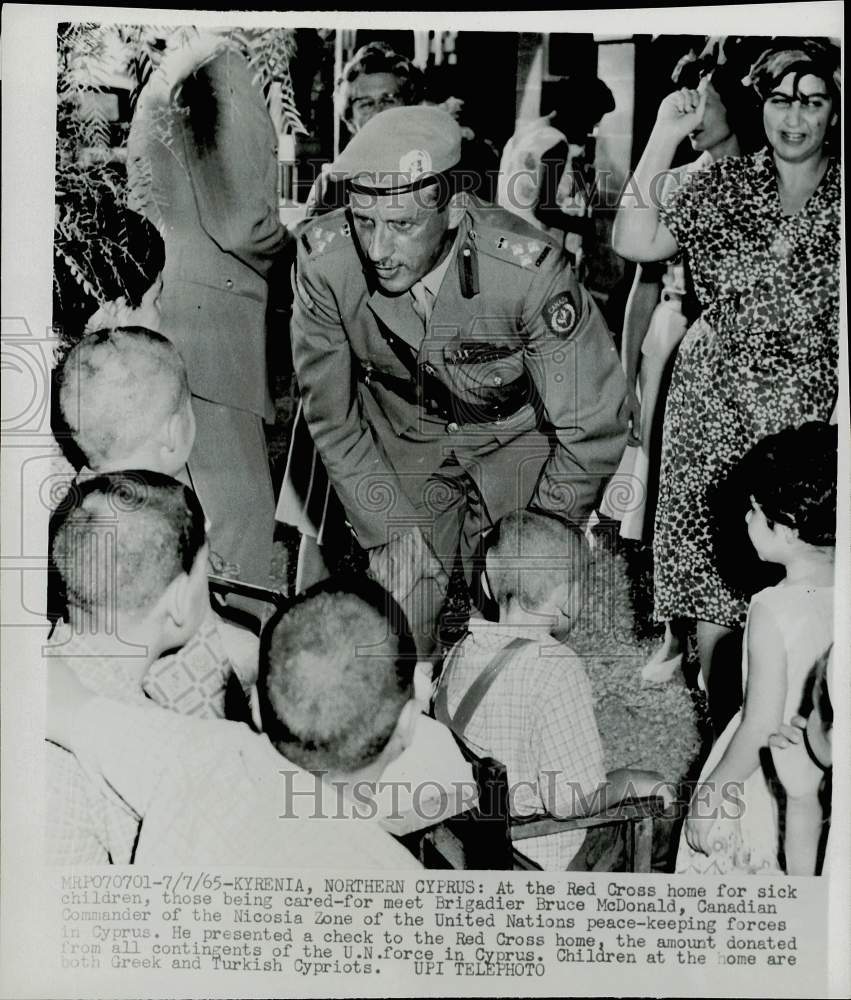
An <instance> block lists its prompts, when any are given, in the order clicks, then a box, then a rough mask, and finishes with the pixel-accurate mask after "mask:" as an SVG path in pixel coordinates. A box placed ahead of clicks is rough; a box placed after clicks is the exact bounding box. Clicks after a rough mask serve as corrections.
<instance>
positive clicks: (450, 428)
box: [446, 420, 461, 434]
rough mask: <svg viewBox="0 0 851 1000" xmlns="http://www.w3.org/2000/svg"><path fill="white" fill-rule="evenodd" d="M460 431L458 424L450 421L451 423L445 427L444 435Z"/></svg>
mask: <svg viewBox="0 0 851 1000" xmlns="http://www.w3.org/2000/svg"><path fill="white" fill-rule="evenodd" d="M460 430H461V428H460V427H459V426H458V424H456V423H455V421H454V420H453V421H452V423H449V424H447V425H446V433H447V434H457V433H458V431H460Z"/></svg>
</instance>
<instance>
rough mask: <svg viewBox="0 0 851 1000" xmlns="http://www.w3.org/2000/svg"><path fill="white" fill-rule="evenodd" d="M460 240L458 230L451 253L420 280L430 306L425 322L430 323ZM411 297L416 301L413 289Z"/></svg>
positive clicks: (450, 249)
mask: <svg viewBox="0 0 851 1000" xmlns="http://www.w3.org/2000/svg"><path fill="white" fill-rule="evenodd" d="M458 239H459V232H458V230H457V229H456V231H455V239H454V240H453V241H452V246H451V247H450V248H449V253H448V254H447V255H446V256H445V257H444V258H443V260H442V261H441V262H440V263H439V264H438V265H437V267H435V268H434V269H433V270H431V271H429V272H428V274H426V275H425V276H424V277H422V278H420V280H419V281H418V282H416V284H417V285H420V286H421V287H422V288H424V289H425V290H426V293H427V294H426V296H425V301H426V303H427V304H428V315H427V316H425V317H424V319H425V322H426V323H428V321H429V319H430V318H431V310H432V308H433V307H434V300H435V299H436V298H437V293H438V292H439V291H440V286H441V285H442V284H443V279H444V277H445V276H446V272H447V271H448V270H449V265H450V264H451V263H452V261H453V259H454V258H455V253H456V251H457V249H458ZM411 295H413V296H414V300H415V301H416V295H414V291H413V289H411Z"/></svg>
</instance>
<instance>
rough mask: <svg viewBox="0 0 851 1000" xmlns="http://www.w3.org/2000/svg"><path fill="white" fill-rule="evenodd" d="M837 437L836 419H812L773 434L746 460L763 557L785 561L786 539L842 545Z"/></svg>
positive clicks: (755, 534) (754, 529)
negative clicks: (838, 538)
mask: <svg viewBox="0 0 851 1000" xmlns="http://www.w3.org/2000/svg"><path fill="white" fill-rule="evenodd" d="M837 441H838V435H837V428H836V426H835V425H834V424H827V423H823V422H821V421H810V422H808V423H805V424H802V425H801V426H800V427H788V428H786V429H785V430H782V431H780V432H779V433H777V434H769V435H768V436H767V437H764V438H763V439H762V440H761V441H759V442H757V444H755V445H754V446H753V448H751V450H750V451H749V452H748V453H747V454H746V455H745V456H744V458H743V459H742V463H741V470H740V471H741V474H742V476H743V479H744V481H745V482H746V483H747V485H748V487H749V489H750V494H751V510H750V512H749V513H748V515H747V521H748V533H749V535H750V538H751V542H752V543H753V545H754V548H755V549H756V550H757V553H758V554H759V556H760V558H762V559H765V560H766V561H768V562H778V563H782V562H783V561H784V559H783V556H784V547H783V546H784V544H785V545H786V546H787V547H788V545H789V544H792V543H795V544H796V545H798V546H800V545H806V546H813V547H816V548H831V547H833V546H834V545H835V544H836V455H837ZM775 542H777V543H783V544H774V543H775Z"/></svg>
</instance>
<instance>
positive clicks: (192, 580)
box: [51, 470, 209, 652]
mask: <svg viewBox="0 0 851 1000" xmlns="http://www.w3.org/2000/svg"><path fill="white" fill-rule="evenodd" d="M54 518H55V520H54V526H53V532H52V535H53V541H52V545H51V557H52V560H53V563H54V565H55V566H56V569H57V570H58V572H59V574H60V576H61V577H62V582H63V585H64V589H65V593H66V597H67V602H68V610H69V617H70V620H71V624H72V625H75V626H82V625H83V623H86V622H87V623H89V624H90V625H93V626H94V631H95V632H97V631H98V630H100V631H103V630H104V628H105V627H107V626H108V625H109V623H110V622H112V623H113V625H114V631H115V633H116V634H117V635H118V636H120V635H121V634H122V625H123V626H125V628H126V627H137V626H144V627H145V628H146V629H148V630H149V631H150V645H152V646H154V647H159V649H158V651H160V652H161V651H162V650H165V649H169V648H172V647H174V646H178V645H182V644H183V643H184V642H186V640H187V639H189V638H190V637H191V636H192V635H193V634H194V632H195V631H196V630H197V628H198V626H199V625H200V622H201V619H202V618H203V616H204V614H205V613H206V610H207V607H208V605H209V590H208V585H207V549H206V544H207V539H206V531H205V526H204V524H205V522H204V512H203V511H202V509H201V505H200V504H199V503H198V498H197V497H196V496H195V494H194V493H193V492H192V490H191V489H189V487H187V486H184V485H183V484H182V483H179V482H177V480H175V479H172V478H171V477H170V476H164V475H162V474H160V473H156V472H148V471H144V470H132V471H126V472H117V473H110V474H107V475H99V476H94V477H92V478H91V479H88V480H86V481H85V482H83V483H81V484H77V485H75V486H74V487H72V489H71V490H70V491H69V492H68V494H67V495H66V497H65V498H64V499H63V501H62V503H61V504H60V506H59V508H58V510H57V512H56V514H55V515H54Z"/></svg>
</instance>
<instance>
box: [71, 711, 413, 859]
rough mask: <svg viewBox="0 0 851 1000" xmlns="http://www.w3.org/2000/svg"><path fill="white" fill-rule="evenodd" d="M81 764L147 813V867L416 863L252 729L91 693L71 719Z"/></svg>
mask: <svg viewBox="0 0 851 1000" xmlns="http://www.w3.org/2000/svg"><path fill="white" fill-rule="evenodd" d="M75 729H76V734H75V738H74V746H75V749H76V751H77V755H78V757H79V759H80V761H81V763H82V765H83V766H84V767H85V769H86V771H87V772H88V773H89V774H90V775H92V777H93V778H94V779H95V780H96V781H98V782H99V783H100V784H101V785H104V786H106V787H109V788H113V789H115V790H116V791H117V792H118V793H119V794H120V795H121V797H122V799H124V800H125V801H126V802H127V804H128V805H129V806H130V807H131V808H133V809H134V810H135V811H136V812H137V813H139V814H140V815H141V816H142V817H143V818H144V822H143V823H142V826H141V829H140V834H139V842H138V845H137V848H136V853H135V860H136V861H137V862H139V863H143V864H151V865H158V864H174V863H185V864H244V865H269V866H287V867H291V868H293V869H298V868H324V869H328V870H330V871H333V870H335V869H336V870H341V871H343V870H351V869H387V870H391V871H392V870H400V871H403V870H408V869H417V868H420V867H421V866H420V864H419V862H418V861H417V860H416V859H415V858H414V857H413V856H412V855H411V854H410V853H409V852H408V851H406V850H405V848H403V847H402V846H401V845H400V844H399V843H398V842H397V841H396V840H394V839H393V837H391V836H390V834H388V833H386V832H385V831H384V830H383V829H381V827H380V826H379V821H378V817H377V815H376V816H373V815H371V810H370V808H369V805H368V804H367V803H365V802H362V801H359V802H353V801H351V800H350V799H349V798H348V797H347V796H346V795H345V794H344V793H343V791H342V789H341V788H340V787H335V786H333V785H329V784H327V783H325V782H323V781H322V780H321V779H320V778H319V777H318V776H316V775H313V774H311V773H309V772H307V771H304V770H302V769H301V768H299V767H297V766H296V765H294V764H292V763H290V762H289V761H288V760H286V759H285V758H284V757H282V756H281V755H280V754H279V753H278V752H277V751H276V750H275V748H274V747H273V746H272V744H271V743H270V742H269V740H268V738H267V737H266V736H263V735H259V734H257V733H253V732H252V731H251V730H250V729H249V728H248V727H247V726H245V725H243V724H241V723H236V722H226V721H220V720H203V719H188V718H184V717H181V716H178V715H175V714H174V713H171V712H167V711H163V710H161V709H158V708H156V707H155V706H148V707H144V706H138V705H130V704H118V703H116V702H110V701H107V700H106V699H102V698H94V699H92V701H91V702H90V703H89V704H88V705H87V706H86V708H85V709H84V710H83V711H82V712H81V713H80V715H79V716H78V717H77V719H75Z"/></svg>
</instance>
